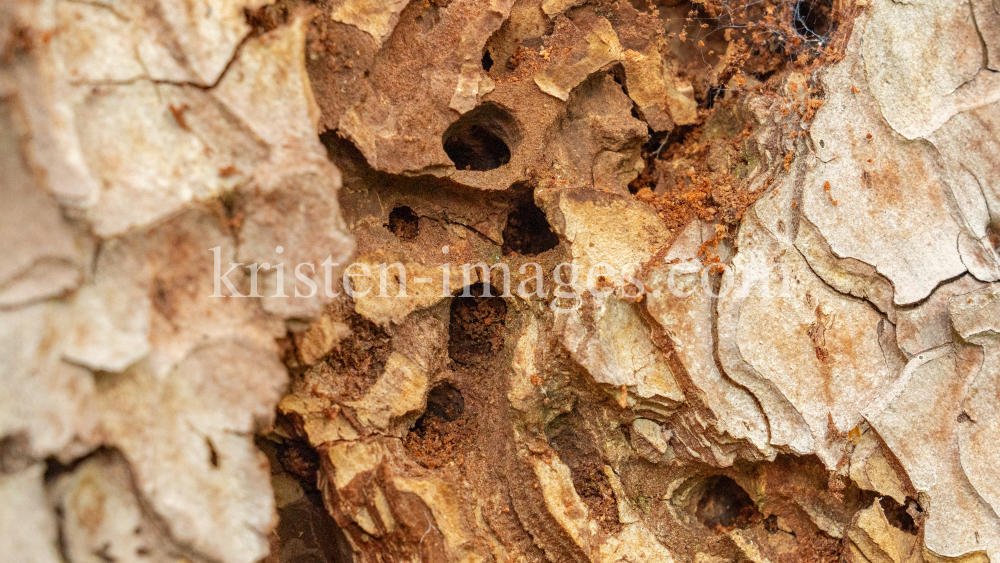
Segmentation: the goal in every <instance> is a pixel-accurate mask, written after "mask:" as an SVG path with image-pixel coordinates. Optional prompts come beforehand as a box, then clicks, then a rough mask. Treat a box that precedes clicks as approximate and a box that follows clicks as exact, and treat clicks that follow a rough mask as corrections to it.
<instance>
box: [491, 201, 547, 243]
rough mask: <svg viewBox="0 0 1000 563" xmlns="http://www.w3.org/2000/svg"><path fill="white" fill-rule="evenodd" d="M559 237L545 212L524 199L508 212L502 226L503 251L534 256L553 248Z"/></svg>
mask: <svg viewBox="0 0 1000 563" xmlns="http://www.w3.org/2000/svg"><path fill="white" fill-rule="evenodd" d="M557 244H559V237H557V236H556V234H555V233H553V232H552V229H551V228H550V227H549V221H548V219H546V218H545V212H543V211H542V210H541V209H539V208H538V206H537V205H535V202H534V201H526V202H524V203H523V204H521V205H519V206H518V207H517V208H516V209H514V210H513V211H511V212H510V215H508V216H507V224H506V225H505V226H504V228H503V253H504V254H505V255H507V256H509V255H511V254H520V255H522V256H534V255H535V254H538V253H540V252H545V251H546V250H549V249H552V248H555V247H556V245H557Z"/></svg>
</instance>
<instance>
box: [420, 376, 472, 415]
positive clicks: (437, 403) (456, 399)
mask: <svg viewBox="0 0 1000 563" xmlns="http://www.w3.org/2000/svg"><path fill="white" fill-rule="evenodd" d="M464 412H465V399H464V398H462V393H461V392H460V391H459V390H458V389H456V388H455V386H454V385H452V384H451V383H448V382H447V381H443V382H441V383H438V384H437V385H435V386H434V388H433V389H431V391H430V393H428V394H427V410H425V411H424V416H436V417H438V418H441V419H444V420H447V421H452V420H456V419H457V418H458V417H460V416H461V415H462V413H464Z"/></svg>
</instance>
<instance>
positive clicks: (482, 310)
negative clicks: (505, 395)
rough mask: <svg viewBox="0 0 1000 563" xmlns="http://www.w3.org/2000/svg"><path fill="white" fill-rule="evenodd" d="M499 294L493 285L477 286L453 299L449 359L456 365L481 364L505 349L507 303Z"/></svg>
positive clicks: (478, 284)
mask: <svg viewBox="0 0 1000 563" xmlns="http://www.w3.org/2000/svg"><path fill="white" fill-rule="evenodd" d="M497 291H498V288H496V287H493V286H491V285H489V284H482V283H476V284H473V285H471V286H468V287H466V288H465V290H463V292H462V293H460V294H458V295H456V296H455V297H454V298H452V300H451V314H450V324H449V327H448V356H449V357H450V358H451V359H452V360H454V361H455V362H457V363H459V364H464V365H474V364H480V363H483V362H485V361H490V359H491V358H492V357H493V356H494V354H496V353H497V352H499V351H500V350H501V349H503V340H504V323H506V320H507V303H506V302H504V300H503V298H502V297H497ZM501 291H502V290H501Z"/></svg>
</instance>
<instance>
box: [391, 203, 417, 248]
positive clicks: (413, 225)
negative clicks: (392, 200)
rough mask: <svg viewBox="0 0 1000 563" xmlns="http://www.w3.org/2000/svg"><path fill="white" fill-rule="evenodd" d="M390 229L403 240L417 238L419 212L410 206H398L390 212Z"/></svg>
mask: <svg viewBox="0 0 1000 563" xmlns="http://www.w3.org/2000/svg"><path fill="white" fill-rule="evenodd" d="M389 230H390V231H392V234H394V235H396V236H397V237H399V238H401V239H403V240H413V239H415V238H417V233H418V232H419V219H418V218H417V214H416V213H414V212H413V210H412V209H410V208H409V207H406V206H405V205H404V206H400V207H396V208H395V209H393V210H392V212H391V213H389Z"/></svg>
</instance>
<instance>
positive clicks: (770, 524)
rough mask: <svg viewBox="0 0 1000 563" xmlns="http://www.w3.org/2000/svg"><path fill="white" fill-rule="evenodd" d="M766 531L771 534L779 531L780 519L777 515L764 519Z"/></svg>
mask: <svg viewBox="0 0 1000 563" xmlns="http://www.w3.org/2000/svg"><path fill="white" fill-rule="evenodd" d="M764 530H765V531H766V532H767V533H769V534H774V533H776V532H777V531H778V517H777V516H776V515H774V514H772V515H770V516H768V517H767V518H765V519H764Z"/></svg>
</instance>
